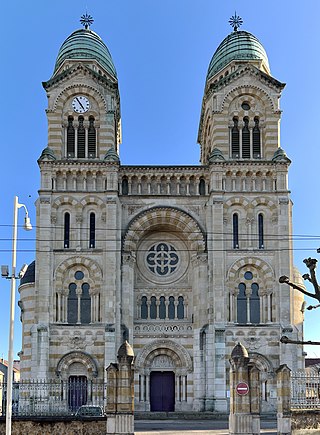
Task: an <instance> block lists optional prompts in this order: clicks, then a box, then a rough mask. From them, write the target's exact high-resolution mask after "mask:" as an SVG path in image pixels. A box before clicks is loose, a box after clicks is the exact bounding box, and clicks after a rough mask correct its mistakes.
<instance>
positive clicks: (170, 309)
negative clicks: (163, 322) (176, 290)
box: [168, 296, 175, 319]
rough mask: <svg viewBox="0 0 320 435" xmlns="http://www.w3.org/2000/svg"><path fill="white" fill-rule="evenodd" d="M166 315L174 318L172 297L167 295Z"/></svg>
mask: <svg viewBox="0 0 320 435" xmlns="http://www.w3.org/2000/svg"><path fill="white" fill-rule="evenodd" d="M168 317H169V319H174V318H175V305H174V297H173V296H170V297H169V305H168Z"/></svg>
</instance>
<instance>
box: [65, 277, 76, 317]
mask: <svg viewBox="0 0 320 435" xmlns="http://www.w3.org/2000/svg"><path fill="white" fill-rule="evenodd" d="M76 289H77V285H76V284H75V283H72V284H70V285H69V293H68V302H67V312H68V319H67V320H68V323H77V321H78V296H77V293H76Z"/></svg>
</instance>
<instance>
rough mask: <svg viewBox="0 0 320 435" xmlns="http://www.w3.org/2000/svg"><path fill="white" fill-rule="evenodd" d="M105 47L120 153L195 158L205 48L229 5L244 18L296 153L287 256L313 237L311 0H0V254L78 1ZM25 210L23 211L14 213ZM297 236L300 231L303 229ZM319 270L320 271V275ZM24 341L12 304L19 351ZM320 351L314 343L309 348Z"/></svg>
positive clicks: (309, 251) (5, 258) (221, 29)
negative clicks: (116, 90)
mask: <svg viewBox="0 0 320 435" xmlns="http://www.w3.org/2000/svg"><path fill="white" fill-rule="evenodd" d="M86 9H87V11H88V13H89V14H91V15H92V16H93V18H94V20H95V22H94V24H93V26H92V27H91V28H92V30H94V31H95V32H97V33H98V34H99V35H100V36H101V37H102V39H103V40H104V42H105V43H106V44H107V46H108V48H109V50H110V51H111V54H112V57H113V60H114V63H115V66H116V69H117V73H118V79H119V87H120V96H121V112H122V128H123V143H122V146H121V148H120V158H121V163H122V164H133V165H135V164H177V165H179V164H181V165H183V164H187V165H188V164H198V162H199V146H198V145H197V132H198V123H199V115H200V108H201V101H202V96H203V89H204V83H205V77H206V72H207V68H208V65H209V62H210V59H211V57H212V55H213V53H214V51H215V49H216V48H217V46H218V45H219V43H220V42H221V41H222V39H223V38H224V37H225V36H226V35H227V34H228V33H230V32H231V30H232V29H231V27H230V26H229V24H228V20H229V18H230V16H231V15H233V14H234V12H235V10H236V11H237V13H238V14H239V15H240V16H241V17H242V18H243V21H244V24H243V26H242V29H243V30H247V31H249V32H251V33H253V34H254V35H255V36H256V37H257V38H258V39H259V40H260V42H261V43H262V44H263V45H264V47H265V49H266V51H267V54H268V57H269V62H270V67H271V73H272V75H273V76H274V77H275V78H276V79H278V80H279V81H281V82H285V83H287V86H286V88H285V90H284V91H283V96H282V101H281V108H282V110H283V115H282V121H281V146H282V148H284V149H285V151H286V152H287V154H288V156H289V157H290V158H291V160H292V165H291V168H290V178H289V184H290V189H291V191H292V199H293V202H294V211H293V224H294V226H293V234H294V248H295V249H294V258H295V264H296V265H297V266H298V267H299V269H300V270H301V271H302V273H305V272H306V270H305V268H304V265H303V263H302V260H303V258H305V257H309V256H315V257H316V258H317V257H318V258H320V255H319V256H318V255H317V253H316V248H318V247H320V226H319V212H320V202H319V199H318V196H319V195H318V193H319V183H320V181H319V176H318V173H319V157H320V143H319V138H320V136H319V133H318V132H319V125H318V123H319V119H318V111H319V101H320V89H319V78H318V74H319V70H320V56H319V31H318V23H317V17H319V16H320V1H319V0H304V1H303V2H302V1H298V0H294V1H292V0H280V1H279V0H268V1H267V2H257V1H256V0H242V1H239V0H223V1H217V0H116V1H111V0H68V1H65V0H54V1H47V0H41V1H40V0H30V1H25V0H11V1H10V2H9V1H6V2H4V3H3V4H2V7H1V13H2V20H1V21H2V23H1V28H0V32H1V42H2V44H1V68H0V83H1V91H0V117H1V118H0V119H1V120H2V128H1V135H0V137H1V153H2V154H1V160H0V243H1V245H0V264H9V265H10V264H11V237H12V222H13V198H14V195H18V196H19V200H20V202H23V203H25V204H26V205H27V207H28V209H29V213H30V215H31V218H32V221H33V223H34V225H35V206H34V203H35V201H36V198H37V189H38V187H39V170H38V165H37V159H38V157H39V156H40V154H41V151H42V149H43V148H45V147H46V146H47V121H46V114H45V109H46V105H47V101H46V94H45V91H44V89H43V88H42V85H41V82H42V81H46V80H48V79H49V78H50V77H51V75H52V72H53V68H54V63H55V59H56V56H57V53H58V50H59V47H60V46H61V44H62V43H63V41H64V40H65V39H66V38H67V37H68V36H69V35H70V33H72V32H73V31H74V30H76V29H77V28H79V27H80V23H79V19H80V16H81V15H82V14H83V13H85V12H86ZM22 223H23V212H22V211H20V212H19V224H22ZM302 236H303V237H302ZM34 239H35V231H32V232H31V233H26V232H24V231H23V230H22V229H21V228H19V241H18V268H20V266H21V265H22V264H23V263H30V262H31V261H32V260H33V259H34V256H35V252H34V249H35V240H34ZM319 276H320V275H319ZM0 292H1V304H0V325H1V334H0V357H2V356H3V357H5V358H7V349H8V325H9V299H10V281H9V280H8V281H7V280H5V279H0ZM319 320H320V310H318V311H316V310H314V311H313V312H306V322H305V338H306V339H308V340H309V339H312V340H319V341H320V334H319V332H320V326H319V324H320V322H319ZM20 349H21V328H20V322H19V309H18V308H17V310H16V327H15V357H16V354H17V352H18V351H19V350H20ZM316 355H317V356H320V347H315V346H313V347H312V348H311V347H310V348H309V349H308V356H310V357H314V356H316Z"/></svg>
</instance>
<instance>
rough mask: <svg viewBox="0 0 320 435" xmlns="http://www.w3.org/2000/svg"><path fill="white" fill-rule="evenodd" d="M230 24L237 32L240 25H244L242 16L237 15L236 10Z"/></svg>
mask: <svg viewBox="0 0 320 435" xmlns="http://www.w3.org/2000/svg"><path fill="white" fill-rule="evenodd" d="M229 24H230V26H232V27H233V30H234V31H235V32H236V31H237V30H238V28H239V27H240V26H242V24H243V21H242V18H241V17H239V15H237V12H234V15H233V17H231V18H230V20H229Z"/></svg>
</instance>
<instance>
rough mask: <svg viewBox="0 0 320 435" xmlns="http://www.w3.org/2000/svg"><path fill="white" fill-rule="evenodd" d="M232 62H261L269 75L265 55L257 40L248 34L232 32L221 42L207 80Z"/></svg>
mask: <svg viewBox="0 0 320 435" xmlns="http://www.w3.org/2000/svg"><path fill="white" fill-rule="evenodd" d="M232 60H243V61H248V60H262V62H263V64H264V67H265V69H266V72H268V73H270V68H269V61H268V57H267V53H266V51H265V49H264V48H263V46H262V45H261V43H260V42H259V40H258V39H257V38H256V37H255V36H254V35H252V34H251V33H249V32H245V31H234V32H232V33H230V35H228V36H227V37H226V38H225V39H224V40H223V41H222V42H221V44H220V45H219V47H218V48H217V50H216V52H215V53H214V55H213V56H212V59H211V62H210V65H209V68H208V74H207V80H209V79H210V78H211V77H213V76H214V75H215V74H216V73H218V72H219V71H221V70H222V69H223V68H224V67H225V66H226V65H228V63H229V62H231V61H232Z"/></svg>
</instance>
